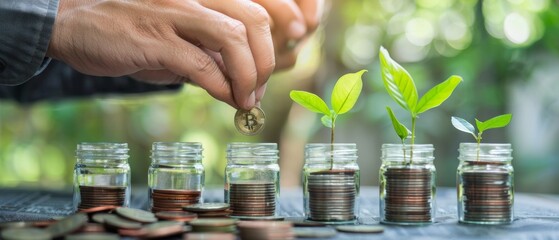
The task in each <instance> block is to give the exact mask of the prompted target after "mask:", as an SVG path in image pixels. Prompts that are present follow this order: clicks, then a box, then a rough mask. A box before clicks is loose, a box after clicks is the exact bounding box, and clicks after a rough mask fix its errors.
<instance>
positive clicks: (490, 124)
mask: <svg viewBox="0 0 559 240" xmlns="http://www.w3.org/2000/svg"><path fill="white" fill-rule="evenodd" d="M511 119H512V114H510V113H509V114H503V115H499V116H496V117H494V118H491V119H489V120H487V121H485V122H482V121H480V120H478V119H477V118H476V119H475V120H476V126H477V131H478V132H477V134H476V133H475V131H476V130H475V128H474V125H472V124H471V123H469V122H468V121H466V120H464V119H463V118H459V117H454V116H453V117H451V118H450V121H451V122H452V126H454V127H455V128H456V129H458V130H460V131H462V132H465V133H469V134H472V136H474V138H475V139H476V142H477V159H478V160H479V150H480V147H479V145H480V144H481V139H482V137H481V134H483V132H484V131H486V130H489V129H494V128H502V127H506V126H507V125H509V123H510V120H511Z"/></svg>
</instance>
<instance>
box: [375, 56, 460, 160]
mask: <svg viewBox="0 0 559 240" xmlns="http://www.w3.org/2000/svg"><path fill="white" fill-rule="evenodd" d="M379 57H380V69H381V74H382V81H383V82H384V87H385V88H386V91H387V92H388V95H390V97H391V98H392V99H393V100H394V101H395V102H396V103H398V105H400V106H401V107H402V108H404V109H405V110H407V111H408V112H409V114H410V117H411V131H410V130H409V129H408V128H407V127H406V126H404V125H403V124H402V123H401V122H400V121H398V119H397V118H396V116H395V115H394V113H393V112H392V109H391V108H390V107H387V108H386V109H387V111H388V115H389V116H390V118H391V120H392V125H393V126H394V130H395V131H396V134H397V135H398V137H399V138H400V139H401V140H402V144H405V140H406V139H407V138H410V143H411V144H412V146H413V144H414V143H415V125H416V120H417V118H418V117H419V115H420V114H421V113H424V112H426V111H427V110H430V109H432V108H435V107H438V106H439V105H441V104H442V103H443V102H444V101H446V100H447V99H448V98H449V97H450V95H451V94H452V92H453V91H454V89H456V87H457V86H458V84H460V82H462V77H460V76H456V75H453V76H450V77H449V78H448V79H447V80H445V81H444V82H442V83H439V84H438V85H436V86H434V87H433V88H431V89H430V90H429V91H427V92H426V93H425V95H423V96H422V97H421V98H419V94H418V93H417V88H416V87H415V83H414V81H413V78H412V77H411V75H410V74H409V73H408V72H407V71H406V69H404V68H403V67H402V66H400V64H398V63H397V62H396V61H394V60H393V59H392V58H390V54H388V51H386V49H385V48H384V47H382V46H381V47H380V51H379ZM412 160H413V159H411V157H410V161H409V163H410V164H411V163H412Z"/></svg>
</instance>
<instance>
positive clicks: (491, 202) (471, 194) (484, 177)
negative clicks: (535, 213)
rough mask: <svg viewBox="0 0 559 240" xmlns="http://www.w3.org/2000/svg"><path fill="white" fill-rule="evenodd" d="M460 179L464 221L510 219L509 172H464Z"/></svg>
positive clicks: (501, 220) (507, 220)
mask: <svg viewBox="0 0 559 240" xmlns="http://www.w3.org/2000/svg"><path fill="white" fill-rule="evenodd" d="M461 180H462V190H463V191H462V196H461V199H462V201H463V212H464V216H463V217H464V219H463V220H464V221H470V222H510V221H511V218H512V207H513V202H512V197H513V196H512V194H513V191H512V187H511V185H510V182H511V181H510V174H508V173H502V172H464V173H462V175H461Z"/></svg>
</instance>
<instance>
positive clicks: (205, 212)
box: [182, 203, 232, 218]
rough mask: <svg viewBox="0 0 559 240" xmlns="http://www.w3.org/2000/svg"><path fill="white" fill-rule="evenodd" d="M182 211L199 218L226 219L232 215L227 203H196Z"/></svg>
mask: <svg viewBox="0 0 559 240" xmlns="http://www.w3.org/2000/svg"><path fill="white" fill-rule="evenodd" d="M182 209H183V210H185V211H188V212H192V213H195V214H196V215H198V217H199V218H218V217H222V218H226V217H229V215H230V214H231V213H232V211H231V210H229V204H227V203H198V204H192V205H188V206H185V207H183V208H182Z"/></svg>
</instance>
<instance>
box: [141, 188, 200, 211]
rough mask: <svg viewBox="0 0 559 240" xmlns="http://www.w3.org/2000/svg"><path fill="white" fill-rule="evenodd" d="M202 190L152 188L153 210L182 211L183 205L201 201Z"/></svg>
mask: <svg viewBox="0 0 559 240" xmlns="http://www.w3.org/2000/svg"><path fill="white" fill-rule="evenodd" d="M201 195H202V192H201V191H197V190H175V189H152V191H151V200H152V207H151V211H152V212H161V211H176V212H180V211H182V207H184V206H188V205H191V204H196V203H199V202H200V196H201Z"/></svg>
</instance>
